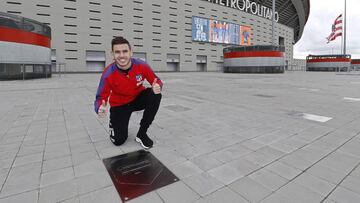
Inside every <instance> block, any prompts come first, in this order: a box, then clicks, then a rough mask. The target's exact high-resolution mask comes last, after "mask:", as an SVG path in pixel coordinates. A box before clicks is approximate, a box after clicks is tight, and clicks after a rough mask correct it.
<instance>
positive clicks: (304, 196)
mask: <svg viewBox="0 0 360 203" xmlns="http://www.w3.org/2000/svg"><path fill="white" fill-rule="evenodd" d="M277 193H279V194H280V195H282V196H285V197H286V198H288V199H291V202H294V203H295V202H299V203H300V202H320V201H321V200H322V199H324V197H323V196H321V195H320V194H318V193H316V192H313V191H311V190H310V189H307V188H305V187H303V186H301V185H298V184H296V183H293V182H290V183H289V184H286V185H285V186H283V187H281V188H280V189H279V190H278V191H277Z"/></svg>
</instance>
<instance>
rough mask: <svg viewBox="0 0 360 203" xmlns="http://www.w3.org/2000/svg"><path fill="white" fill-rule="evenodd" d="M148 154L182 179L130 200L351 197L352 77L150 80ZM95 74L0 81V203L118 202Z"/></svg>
mask: <svg viewBox="0 0 360 203" xmlns="http://www.w3.org/2000/svg"><path fill="white" fill-rule="evenodd" d="M158 75H159V77H160V78H161V79H162V80H163V82H164V89H163V100H162V103H161V106H160V110H159V112H158V115H157V117H156V119H155V121H154V123H153V125H152V126H151V127H150V129H149V135H150V137H152V138H153V139H154V141H155V145H154V147H153V148H152V149H151V150H150V152H151V153H152V154H153V155H155V156H156V157H157V158H158V159H159V160H160V161H161V162H162V163H163V164H164V165H165V166H166V167H168V168H169V169H170V170H171V171H172V172H173V173H174V174H175V175H176V176H177V177H179V178H180V181H178V182H176V183H173V184H171V185H168V186H166V187H163V188H160V189H158V190H156V191H153V192H150V193H147V194H145V195H143V196H141V197H139V198H136V199H133V200H131V201H128V202H129V203H135V202H136V203H138V202H146V203H150V202H151V203H157V202H170V203H171V202H184V203H190V202H196V203H204V202H214V203H218V202H221V203H231V202H234V203H241V202H273V203H279V202H284V203H288V202H291V203H292V202H299V203H310V202H326V203H334V202H340V203H342V202H354V203H357V202H360V166H359V164H360V75H345V74H344V75H340V74H336V73H310V72H286V73H285V74H268V75H265V74H224V73H158ZM99 77H100V74H68V75H62V76H61V77H59V76H58V75H53V77H52V78H50V79H36V80H25V81H0V98H1V99H0V203H5V202H6V203H9V202H19V203H20V202H21V203H23V202H26V203H32V202H41V203H43V202H67V203H70V202H86V203H89V202H106V203H112V202H114V203H115V202H121V200H120V197H119V195H118V193H117V191H116V189H115V187H114V185H113V183H112V180H111V178H110V176H109V174H108V172H107V170H106V168H105V166H104V164H103V162H102V159H104V158H107V157H112V156H116V155H120V154H124V153H128V152H132V151H136V150H139V149H141V147H140V145H139V143H137V142H135V141H134V138H135V135H136V132H137V129H138V127H139V122H140V118H141V116H142V112H136V113H133V115H132V117H131V120H130V125H129V138H128V140H127V142H126V143H125V144H124V145H122V146H119V147H116V146H114V145H113V144H112V143H111V142H110V140H109V139H108V134H107V126H108V119H100V118H98V117H97V115H96V114H95V113H94V110H93V101H94V98H95V92H96V89H97V85H98V82H99Z"/></svg>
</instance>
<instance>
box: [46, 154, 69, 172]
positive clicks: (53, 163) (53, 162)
mask: <svg viewBox="0 0 360 203" xmlns="http://www.w3.org/2000/svg"><path fill="white" fill-rule="evenodd" d="M71 166H72V161H71V156H64V157H60V158H55V159H49V160H45V161H44V162H43V166H42V172H43V173H47V172H50V171H54V170H58V169H63V168H68V167H71Z"/></svg>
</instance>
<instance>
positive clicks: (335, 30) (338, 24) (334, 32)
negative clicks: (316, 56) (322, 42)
mask: <svg viewBox="0 0 360 203" xmlns="http://www.w3.org/2000/svg"><path fill="white" fill-rule="evenodd" d="M342 25H343V20H342V14H340V15H339V16H338V17H337V18H336V19H335V21H334V24H332V26H331V34H330V35H329V36H328V37H327V38H326V39H327V43H329V42H330V41H333V40H335V39H336V38H337V37H339V36H342Z"/></svg>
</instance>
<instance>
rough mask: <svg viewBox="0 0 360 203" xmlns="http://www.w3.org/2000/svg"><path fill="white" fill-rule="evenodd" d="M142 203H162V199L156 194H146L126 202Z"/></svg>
mask: <svg viewBox="0 0 360 203" xmlns="http://www.w3.org/2000/svg"><path fill="white" fill-rule="evenodd" d="M143 202H151V203H163V201H162V199H161V198H160V197H159V195H158V194H157V193H156V192H150V193H146V194H144V195H142V196H140V197H137V198H135V199H132V200H130V201H127V203H143Z"/></svg>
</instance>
